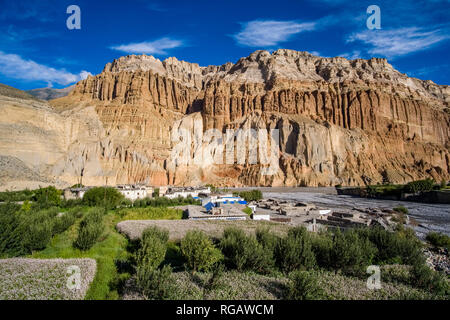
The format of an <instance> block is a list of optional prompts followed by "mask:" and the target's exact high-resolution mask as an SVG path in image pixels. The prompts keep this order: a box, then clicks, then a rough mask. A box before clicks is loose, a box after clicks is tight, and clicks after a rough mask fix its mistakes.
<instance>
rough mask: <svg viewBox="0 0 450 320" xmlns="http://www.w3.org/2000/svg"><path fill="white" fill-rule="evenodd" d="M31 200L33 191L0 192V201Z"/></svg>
mask: <svg viewBox="0 0 450 320" xmlns="http://www.w3.org/2000/svg"><path fill="white" fill-rule="evenodd" d="M32 199H33V191H31V190H28V189H25V190H21V191H4V192H0V201H3V202H8V201H26V200H32Z"/></svg>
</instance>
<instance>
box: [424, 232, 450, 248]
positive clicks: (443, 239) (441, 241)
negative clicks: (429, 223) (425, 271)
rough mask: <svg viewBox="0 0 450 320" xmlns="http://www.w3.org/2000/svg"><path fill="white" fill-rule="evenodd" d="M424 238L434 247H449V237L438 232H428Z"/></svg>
mask: <svg viewBox="0 0 450 320" xmlns="http://www.w3.org/2000/svg"><path fill="white" fill-rule="evenodd" d="M426 240H427V241H428V242H429V243H431V244H432V245H433V246H435V247H444V248H447V249H448V248H449V247H450V237H449V236H447V235H446V234H443V233H440V232H430V233H428V234H427V236H426Z"/></svg>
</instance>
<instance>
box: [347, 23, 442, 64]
mask: <svg viewBox="0 0 450 320" xmlns="http://www.w3.org/2000/svg"><path fill="white" fill-rule="evenodd" d="M448 38H449V36H448V35H447V34H446V32H443V30H441V29H436V30H431V31H426V30H423V29H420V28H417V27H410V28H399V29H393V30H384V29H381V30H365V31H362V32H359V33H354V34H352V35H350V36H349V37H348V39H347V42H355V41H361V42H363V43H365V44H366V45H368V46H369V49H368V50H367V52H368V53H369V54H371V55H381V56H385V57H388V58H395V57H398V56H403V55H407V54H409V53H413V52H416V51H421V50H425V49H428V48H430V47H432V46H434V45H436V44H437V43H439V42H441V41H443V40H446V39H448Z"/></svg>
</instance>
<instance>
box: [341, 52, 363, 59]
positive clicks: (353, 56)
mask: <svg viewBox="0 0 450 320" xmlns="http://www.w3.org/2000/svg"><path fill="white" fill-rule="evenodd" d="M337 56H338V57H344V58H347V59H348V60H355V59H362V58H361V57H362V56H361V51H359V50H353V51H352V52H346V53H341V54H338V55H337Z"/></svg>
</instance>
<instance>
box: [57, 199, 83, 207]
mask: <svg viewBox="0 0 450 320" xmlns="http://www.w3.org/2000/svg"><path fill="white" fill-rule="evenodd" d="M82 204H83V199H67V200H66V199H62V200H61V204H60V206H61V207H62V208H74V207H77V206H81V205H82Z"/></svg>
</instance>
